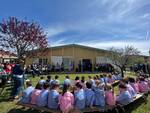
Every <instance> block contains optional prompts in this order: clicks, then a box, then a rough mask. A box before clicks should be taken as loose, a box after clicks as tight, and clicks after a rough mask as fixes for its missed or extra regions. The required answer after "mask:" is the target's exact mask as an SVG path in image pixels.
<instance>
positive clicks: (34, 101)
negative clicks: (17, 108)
mask: <svg viewBox="0 0 150 113" xmlns="http://www.w3.org/2000/svg"><path fill="white" fill-rule="evenodd" d="M41 90H42V85H41V84H39V83H38V84H37V85H36V87H35V89H34V90H33V92H32V93H31V102H30V103H31V104H35V105H36V104H37V99H38V96H39V95H40V93H41Z"/></svg>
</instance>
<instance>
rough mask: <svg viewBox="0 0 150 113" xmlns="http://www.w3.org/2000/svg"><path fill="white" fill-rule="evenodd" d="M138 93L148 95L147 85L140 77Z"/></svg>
mask: <svg viewBox="0 0 150 113" xmlns="http://www.w3.org/2000/svg"><path fill="white" fill-rule="evenodd" d="M139 91H140V92H141V93H148V91H149V86H148V83H147V82H146V81H145V79H144V78H143V77H141V78H140V81H139Z"/></svg>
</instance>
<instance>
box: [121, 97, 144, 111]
mask: <svg viewBox="0 0 150 113" xmlns="http://www.w3.org/2000/svg"><path fill="white" fill-rule="evenodd" d="M145 102H146V101H145V100H144V99H143V98H140V99H139V100H136V101H135V102H133V103H131V104H129V105H127V106H125V107H124V108H125V113H132V111H134V110H135V109H137V108H138V107H139V106H141V105H142V104H146V103H145Z"/></svg>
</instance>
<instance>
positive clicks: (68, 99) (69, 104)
mask: <svg viewBox="0 0 150 113" xmlns="http://www.w3.org/2000/svg"><path fill="white" fill-rule="evenodd" d="M68 88H69V85H67V84H64V86H63V92H62V94H61V95H60V96H59V105H60V109H61V111H62V112H63V113H69V112H70V111H71V110H72V109H73V104H74V96H73V94H72V93H70V92H69V91H68Z"/></svg>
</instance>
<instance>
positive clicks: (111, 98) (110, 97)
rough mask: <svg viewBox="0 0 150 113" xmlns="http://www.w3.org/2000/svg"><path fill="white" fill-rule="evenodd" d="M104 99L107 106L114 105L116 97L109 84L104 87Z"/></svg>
mask: <svg viewBox="0 0 150 113" xmlns="http://www.w3.org/2000/svg"><path fill="white" fill-rule="evenodd" d="M105 98H106V104H107V105H110V106H113V105H115V104H116V96H115V95H114V91H113V90H112V86H111V85H110V84H107V85H106V86H105Z"/></svg>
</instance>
